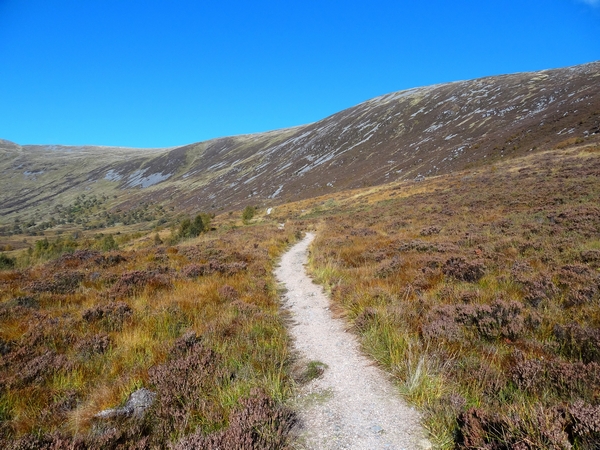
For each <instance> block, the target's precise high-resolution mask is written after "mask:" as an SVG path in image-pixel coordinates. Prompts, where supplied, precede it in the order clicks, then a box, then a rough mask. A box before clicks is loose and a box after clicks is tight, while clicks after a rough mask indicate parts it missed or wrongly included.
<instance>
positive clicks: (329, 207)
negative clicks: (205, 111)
mask: <svg viewBox="0 0 600 450" xmlns="http://www.w3.org/2000/svg"><path fill="white" fill-rule="evenodd" d="M599 81H600V63H591V64H587V65H584V66H577V67H574V68H567V69H556V70H550V71H543V72H537V73H526V74H514V75H505V76H500V77H490V78H485V79H480V80H473V81H466V82H458V83H449V84H444V85H438V86H431V87H425V88H417V89H413V90H409V91H403V92H399V93H394V94H389V95H385V96H382V97H378V98H376V99H373V100H371V101H368V102H365V103H363V104H361V105H358V106H356V107H354V108H350V109H348V110H346V111H342V112H340V113H338V114H336V115H334V116H331V117H329V118H326V119H324V120H322V121H320V122H317V123H315V124H310V125H305V126H300V127H296V128H292V129H287V130H279V131H273V132H270V133H262V134H258V135H247V136H237V137H229V138H221V139H216V140H213V141H209V142H204V143H198V144H191V145H189V146H185V147H179V148H174V149H151V150H141V149H121V148H110V149H107V148H99V147H94V146H88V147H79V148H73V147H61V146H27V145H18V144H13V143H10V142H8V141H0V155H1V160H0V161H1V162H0V164H1V167H0V171H1V172H2V174H3V177H2V179H1V181H0V231H1V235H0V354H1V355H2V358H1V359H0V446H2V447H3V448H10V449H22V448H48V449H50V448H52V449H61V448H65V449H67V448H69V449H72V448H77V449H88V448H107V449H118V448H139V449H150V448H176V449H188V448H190V449H191V448H208V449H217V448H236V446H239V448H248V449H251V448H261V449H262V448H266V449H269V448H271V449H278V448H297V447H295V446H297V444H298V443H297V442H296V441H295V439H296V434H295V433H294V431H293V430H294V429H295V427H297V426H299V425H298V424H299V417H301V416H302V414H301V412H300V411H299V410H298V408H300V406H298V404H295V403H294V398H295V396H296V393H297V392H299V391H301V390H302V389H305V388H306V386H308V385H309V384H310V383H311V382H313V381H315V380H317V381H316V382H322V381H323V380H324V379H325V378H326V377H327V376H328V375H327V370H328V369H327V367H321V368H319V369H318V370H316V369H315V367H316V366H315V364H312V365H311V361H310V360H305V359H303V358H300V357H299V356H298V355H297V353H296V352H295V350H294V344H293V341H292V338H291V336H290V330H289V328H290V324H289V323H288V321H289V320H291V319H290V312H289V311H287V310H286V309H285V308H283V303H282V302H283V300H282V298H284V295H285V293H284V292H283V288H282V286H281V285H280V284H279V283H278V280H277V279H276V277H275V275H274V270H275V268H276V266H277V264H278V263H279V261H280V259H281V257H282V255H284V253H285V252H286V251H287V250H288V249H289V248H290V247H291V246H292V245H293V244H295V243H297V242H300V240H301V239H303V238H304V237H305V236H306V234H307V233H314V234H315V236H316V237H315V240H314V242H313V243H312V244H311V245H310V247H309V263H308V271H309V273H310V275H311V276H312V278H313V280H314V281H315V282H316V283H318V284H320V285H322V286H323V287H324V289H325V291H326V292H327V294H328V296H329V298H330V306H329V308H330V310H331V312H332V313H333V315H334V316H335V317H338V318H342V319H343V320H344V321H345V322H344V323H345V324H346V326H347V328H346V329H347V333H348V334H350V333H351V334H352V335H354V337H355V338H356V339H357V341H358V343H359V345H360V346H361V348H362V350H363V351H364V352H365V353H366V354H367V355H368V356H369V357H370V358H371V359H372V361H374V364H377V365H378V366H379V367H380V368H381V369H383V370H384V371H385V372H386V373H387V374H388V375H389V376H390V378H391V380H392V382H393V386H394V389H395V390H396V391H397V393H398V394H399V395H400V396H402V398H404V399H405V400H406V401H407V402H408V403H409V404H410V405H412V406H413V407H414V408H416V409H418V410H419V412H420V415H421V417H422V419H421V424H422V426H423V428H424V430H425V432H426V434H427V438H428V440H429V441H430V442H431V444H432V445H433V447H434V448H440V449H450V448H465V449H475V448H477V449H508V448H516V449H538V448H556V449H570V448H573V449H593V448H596V447H595V446H596V445H597V442H598V441H599V440H600V434H599V433H600V431H599V430H600V419H599V417H600V398H599V397H598V393H599V392H600V315H599V314H598V311H599V309H598V307H599V306H600V206H599V203H598V198H600V128H599V127H600V89H599V87H600V83H599ZM245 207H249V209H248V208H247V209H246V210H245V211H244V213H242V210H243V209H244V208H245ZM317 362H318V361H317ZM312 363H314V361H312ZM315 370H316V371H315ZM141 388H144V389H148V390H149V391H151V392H152V393H153V394H154V395H155V397H154V400H153V402H152V403H151V405H149V406H148V407H147V409H145V410H144V411H143V413H142V414H140V415H134V414H130V415H127V414H125V415H123V416H115V417H108V418H103V417H100V416H98V414H99V413H100V412H101V411H105V410H108V409H111V408H118V407H123V406H124V405H126V404H127V402H128V400H129V399H130V396H131V394H133V393H135V392H138V391H139V390H140V389H141Z"/></svg>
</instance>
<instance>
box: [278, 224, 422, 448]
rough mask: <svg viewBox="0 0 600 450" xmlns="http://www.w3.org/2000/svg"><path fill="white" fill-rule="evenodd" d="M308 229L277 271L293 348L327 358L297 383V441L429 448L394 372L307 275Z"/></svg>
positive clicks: (313, 444) (309, 357) (303, 444)
mask: <svg viewBox="0 0 600 450" xmlns="http://www.w3.org/2000/svg"><path fill="white" fill-rule="evenodd" d="M313 239H314V235H313V234H311V233H308V234H307V236H306V237H305V238H304V239H303V240H302V241H301V242H299V243H298V244H296V245H294V246H293V247H292V248H291V249H290V250H289V251H288V252H287V253H286V254H285V255H284V256H283V257H282V259H281V263H280V265H279V267H278V268H277V269H276V271H275V275H276V277H277V279H278V280H279V281H280V282H281V283H283V284H284V285H285V287H286V288H287V293H286V295H285V298H284V302H285V303H284V304H285V307H286V308H287V309H288V310H289V311H290V312H291V314H292V324H291V326H290V333H291V335H292V336H293V338H294V341H295V342H294V343H295V348H296V350H297V351H299V353H300V355H301V356H302V358H304V359H305V360H306V361H307V362H308V361H319V362H321V363H325V364H326V365H327V368H326V369H325V371H324V373H323V375H322V376H321V377H319V378H317V379H315V380H313V381H311V382H309V383H308V384H306V385H305V386H303V387H302V388H301V389H300V393H299V396H298V399H297V401H298V409H299V415H300V425H299V427H298V429H297V434H298V436H297V437H298V443H299V444H298V445H299V446H300V447H299V448H302V449H319V450H320V449H357V450H358V449H361V450H362V449H364V450H375V449H389V450H392V449H394V450H400V449H406V450H413V449H429V448H431V445H430V443H429V442H428V441H427V440H426V439H425V438H424V432H423V429H422V428H421V426H420V424H419V414H418V412H417V411H416V410H415V409H413V408H411V407H409V406H407V405H406V404H405V403H404V402H403V400H402V399H401V398H400V397H399V396H398V394H397V393H396V389H395V388H394V386H393V384H392V383H391V381H390V380H389V378H388V377H387V376H386V375H385V374H384V373H383V372H382V371H381V370H379V369H378V368H377V367H375V365H374V364H373V362H372V361H370V360H368V359H367V358H366V357H365V356H364V355H362V354H361V352H360V346H359V343H358V341H357V339H356V337H355V336H354V335H353V334H351V333H347V332H346V331H345V327H346V324H345V322H344V321H343V320H341V319H336V318H333V317H332V314H331V312H330V310H329V299H328V298H327V296H326V295H325V293H324V292H323V289H322V288H321V287H320V286H318V285H316V284H314V283H313V282H312V280H311V279H310V278H309V277H308V276H307V275H306V271H305V268H304V265H305V264H306V262H307V251H308V246H309V245H310V243H311V242H312V240H313Z"/></svg>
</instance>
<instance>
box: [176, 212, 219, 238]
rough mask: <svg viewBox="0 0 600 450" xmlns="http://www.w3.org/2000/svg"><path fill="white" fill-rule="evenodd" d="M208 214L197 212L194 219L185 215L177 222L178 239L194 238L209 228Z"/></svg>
mask: <svg viewBox="0 0 600 450" xmlns="http://www.w3.org/2000/svg"><path fill="white" fill-rule="evenodd" d="M210 219H211V218H210V216H209V215H208V214H202V213H201V214H198V215H197V216H196V217H195V218H194V220H191V219H190V218H189V217H186V218H185V219H183V220H182V221H181V222H180V223H179V229H178V230H177V238H178V239H189V238H195V237H197V236H199V235H200V233H203V232H205V231H208V230H209V224H210Z"/></svg>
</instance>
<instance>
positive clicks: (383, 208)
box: [311, 149, 600, 449]
mask: <svg viewBox="0 0 600 450" xmlns="http://www.w3.org/2000/svg"><path fill="white" fill-rule="evenodd" d="M599 198H600V158H598V155H597V154H594V153H592V152H585V151H581V150H578V149H569V150H563V151H551V152H545V153H539V154H535V155H531V156H529V157H525V158H521V159H515V160H511V161H507V162H505V163H502V164H500V163H498V164H496V165H495V166H492V167H488V168H480V169H478V170H477V171H475V172H462V173H457V174H454V175H449V176H443V177H439V178H432V179H426V180H425V181H422V182H420V183H415V182H413V183H410V182H405V183H399V184H397V185H396V186H395V187H391V188H388V187H381V188H372V189H369V190H364V191H357V192H354V193H353V195H352V196H350V195H349V196H348V197H344V196H342V195H338V196H337V197H336V199H335V200H336V205H337V208H336V210H334V209H333V208H332V209H331V210H329V211H324V212H322V213H321V218H322V219H321V221H320V225H319V228H318V229H319V233H318V237H317V240H316V242H315V244H314V246H313V248H312V254H311V270H312V272H313V274H314V276H315V277H316V278H317V280H318V281H320V282H322V283H325V284H326V285H327V286H329V288H330V290H331V294H332V299H333V301H334V302H335V308H336V310H339V311H340V313H341V314H344V315H346V316H347V317H348V319H349V320H350V321H352V322H353V323H354V328H353V329H354V330H355V332H356V333H358V334H359V336H360V337H361V339H362V342H363V345H364V348H365V349H366V351H367V352H369V353H370V354H371V355H372V356H373V357H374V358H375V359H376V360H377V361H378V362H379V363H381V364H382V365H383V366H385V367H386V368H387V369H388V370H389V371H390V372H391V373H392V374H393V375H394V376H395V377H396V379H397V381H398V384H399V386H400V389H401V391H402V392H403V393H404V394H405V396H406V398H407V399H409V400H410V401H412V402H413V403H415V404H416V405H418V406H420V407H421V408H423V409H424V411H425V412H426V419H425V422H426V426H427V427H428V429H429V431H430V433H431V436H432V438H433V440H434V441H435V442H436V444H437V446H438V447H440V448H468V449H541V448H549V449H595V448H598V442H600V432H599V430H600V427H599V425H598V424H599V423H600V422H599V420H600V396H599V393H600V365H599V364H600V272H598V269H599V268H600V266H599V261H600V257H599V256H598V255H599V254H600V208H599V207H598V199H599ZM367 227H368V228H367Z"/></svg>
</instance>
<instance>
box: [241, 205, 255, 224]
mask: <svg viewBox="0 0 600 450" xmlns="http://www.w3.org/2000/svg"><path fill="white" fill-rule="evenodd" d="M254 214H256V208H255V207H254V206H250V205H248V206H246V207H245V208H244V211H242V220H243V221H244V223H248V222H250V221H251V220H252V218H253V217H254Z"/></svg>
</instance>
